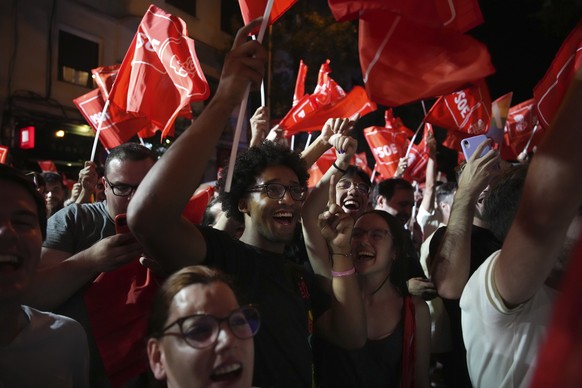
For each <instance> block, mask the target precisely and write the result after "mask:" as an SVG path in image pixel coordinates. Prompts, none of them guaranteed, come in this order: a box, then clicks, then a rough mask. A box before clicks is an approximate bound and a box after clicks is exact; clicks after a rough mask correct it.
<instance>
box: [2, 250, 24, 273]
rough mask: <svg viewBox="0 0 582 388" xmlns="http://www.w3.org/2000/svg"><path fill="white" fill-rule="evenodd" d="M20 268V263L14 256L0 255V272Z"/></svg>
mask: <svg viewBox="0 0 582 388" xmlns="http://www.w3.org/2000/svg"><path fill="white" fill-rule="evenodd" d="M21 266H22V261H21V260H20V259H19V258H18V257H17V256H15V255H6V254H4V255H0V272H6V271H16V270H18V269H19V268H20V267H21Z"/></svg>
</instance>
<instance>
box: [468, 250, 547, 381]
mask: <svg viewBox="0 0 582 388" xmlns="http://www.w3.org/2000/svg"><path fill="white" fill-rule="evenodd" d="M499 252H501V251H497V252H494V253H493V254H492V255H491V256H489V258H488V259H487V260H485V262H484V263H483V264H482V265H481V266H480V267H479V268H478V269H477V271H475V273H474V274H473V276H471V278H470V279H469V281H468V282H467V285H466V286H465V289H464V290H463V294H462V296H461V303H460V305H461V310H462V316H461V321H462V327H463V340H464V342H465V347H466V348H467V366H468V369H469V376H470V377H471V382H472V383H473V386H475V387H476V388H479V387H483V388H490V387H495V388H503V387H527V386H529V383H530V381H531V379H532V376H533V373H534V364H535V361H536V358H537V354H538V349H539V346H540V344H541V341H542V340H543V338H544V336H545V334H546V327H547V322H548V319H549V316H550V312H551V308H552V306H553V301H554V299H555V297H556V294H557V292H556V291H555V290H552V289H551V288H549V287H547V286H542V288H541V289H540V290H539V291H538V292H537V293H536V294H535V295H534V296H533V298H531V299H530V300H528V301H527V302H525V303H523V304H521V305H519V306H517V307H515V308H512V309H509V308H507V307H506V306H505V303H504V302H503V300H502V299H501V297H500V296H499V293H498V292H497V287H496V286H495V284H494V279H493V267H494V265H495V261H496V259H497V258H498V257H499Z"/></svg>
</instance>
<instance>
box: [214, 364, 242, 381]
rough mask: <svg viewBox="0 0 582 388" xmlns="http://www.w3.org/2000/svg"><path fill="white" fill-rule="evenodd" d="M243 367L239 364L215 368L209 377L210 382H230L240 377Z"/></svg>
mask: <svg viewBox="0 0 582 388" xmlns="http://www.w3.org/2000/svg"><path fill="white" fill-rule="evenodd" d="M242 371H243V367H242V364H240V363H235V364H229V365H224V366H221V367H218V368H216V369H215V370H214V371H213V372H212V374H211V375H210V379H211V380H212V381H232V380H236V379H238V378H239V377H240V376H241V375H242Z"/></svg>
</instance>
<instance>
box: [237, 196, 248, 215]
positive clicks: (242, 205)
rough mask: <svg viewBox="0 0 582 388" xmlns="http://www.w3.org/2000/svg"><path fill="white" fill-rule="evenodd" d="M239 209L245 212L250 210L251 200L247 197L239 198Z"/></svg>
mask: <svg viewBox="0 0 582 388" xmlns="http://www.w3.org/2000/svg"><path fill="white" fill-rule="evenodd" d="M238 211H239V212H241V213H243V214H245V213H248V212H249V202H248V199H247V198H241V199H239V200H238Z"/></svg>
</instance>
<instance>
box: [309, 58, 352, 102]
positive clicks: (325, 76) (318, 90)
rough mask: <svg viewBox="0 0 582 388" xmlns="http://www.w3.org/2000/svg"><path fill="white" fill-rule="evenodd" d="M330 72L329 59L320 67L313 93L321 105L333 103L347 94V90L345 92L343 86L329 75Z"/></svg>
mask: <svg viewBox="0 0 582 388" xmlns="http://www.w3.org/2000/svg"><path fill="white" fill-rule="evenodd" d="M330 73H331V67H330V66H329V59H328V60H326V61H325V62H324V63H323V64H322V65H321V67H320V68H319V74H318V75H317V85H316V86H315V90H314V91H313V94H312V96H313V97H315V100H316V101H317V103H318V104H319V106H324V105H329V104H333V103H334V102H336V101H338V100H339V99H341V98H343V97H345V96H346V92H344V90H343V89H342V87H341V86H339V85H338V83H337V82H335V81H334V80H333V78H331V77H330V76H329V74H330Z"/></svg>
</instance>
